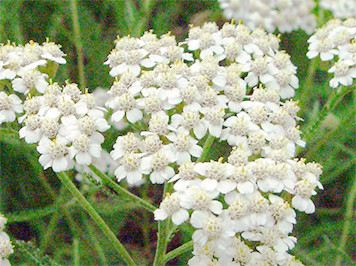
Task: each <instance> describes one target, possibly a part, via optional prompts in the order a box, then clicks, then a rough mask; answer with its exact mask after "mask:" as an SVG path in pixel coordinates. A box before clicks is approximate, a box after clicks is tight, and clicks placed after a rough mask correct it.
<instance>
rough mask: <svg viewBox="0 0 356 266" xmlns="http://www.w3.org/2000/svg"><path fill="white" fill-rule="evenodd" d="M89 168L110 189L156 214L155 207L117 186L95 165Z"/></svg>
mask: <svg viewBox="0 0 356 266" xmlns="http://www.w3.org/2000/svg"><path fill="white" fill-rule="evenodd" d="M89 168H90V169H91V170H92V171H93V172H94V173H95V174H96V175H97V176H98V177H100V178H101V180H102V181H103V183H104V184H105V185H107V186H109V187H110V188H112V189H113V190H114V191H115V192H116V193H117V194H119V195H123V196H125V197H128V198H130V199H132V200H133V201H134V202H136V203H137V204H138V205H140V206H142V207H143V208H144V209H146V210H148V211H150V212H154V211H155V210H156V209H157V208H156V207H155V206H153V205H152V204H151V203H149V202H148V201H146V200H144V199H141V198H140V197H137V196H136V195H135V194H132V193H131V192H130V191H127V190H126V189H124V188H123V187H121V186H120V185H119V184H117V183H116V182H115V181H113V180H112V179H111V178H110V177H108V176H107V175H105V174H104V173H102V172H101V171H100V170H98V169H97V168H96V167H95V166H94V165H89Z"/></svg>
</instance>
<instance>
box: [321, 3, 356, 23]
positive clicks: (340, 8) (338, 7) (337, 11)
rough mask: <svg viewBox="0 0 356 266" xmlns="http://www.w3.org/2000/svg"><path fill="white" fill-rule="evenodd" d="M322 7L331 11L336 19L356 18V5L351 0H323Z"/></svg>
mask: <svg viewBox="0 0 356 266" xmlns="http://www.w3.org/2000/svg"><path fill="white" fill-rule="evenodd" d="M320 7H321V8H323V9H326V10H330V11H331V12H332V13H333V15H334V17H335V18H341V19H344V18H351V17H356V3H355V2H354V1H349V0H338V1H333V0H321V1H320Z"/></svg>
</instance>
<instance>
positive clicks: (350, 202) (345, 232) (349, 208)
mask: <svg viewBox="0 0 356 266" xmlns="http://www.w3.org/2000/svg"><path fill="white" fill-rule="evenodd" d="M355 198H356V175H355V176H354V180H353V184H352V187H351V190H350V192H349V194H348V199H347V203H346V213H345V221H344V227H343V229H342V235H341V239H340V242H339V245H338V246H339V250H344V249H345V246H346V243H347V238H348V236H349V233H350V227H351V221H352V219H353V216H354V214H355V211H354V208H353V206H354V202H355ZM341 262H342V254H341V253H339V255H338V256H337V258H336V263H335V265H337V266H339V265H341Z"/></svg>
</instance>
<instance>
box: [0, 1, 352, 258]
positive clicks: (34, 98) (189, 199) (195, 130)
mask: <svg viewBox="0 0 356 266" xmlns="http://www.w3.org/2000/svg"><path fill="white" fill-rule="evenodd" d="M277 2H278V1H277ZM277 2H275V1H274V2H273V5H271V6H268V5H266V3H264V5H261V6H259V7H258V6H255V7H258V9H256V10H255V11H254V12H252V13H251V14H250V16H251V23H250V22H247V24H251V25H249V26H255V25H252V24H253V23H255V22H256V21H255V20H253V19H257V21H259V22H257V25H260V24H263V25H264V26H265V27H266V28H267V29H269V30H271V31H273V30H274V29H275V28H276V27H278V28H279V30H280V31H290V30H293V29H294V26H293V27H292V26H291V25H292V24H293V23H294V24H293V25H295V27H302V28H305V29H307V30H310V29H311V28H313V25H314V24H313V23H314V22H310V21H312V20H313V17H312V16H310V14H309V11H310V9H311V8H312V7H313V5H312V4H310V1H304V2H305V4H306V5H305V6H304V9H303V10H302V9H300V8H299V7H300V6H303V5H301V4H300V3H299V4H298V5H296V3H295V2H294V1H290V2H288V3H285V5H282V2H283V1H282V2H278V3H277ZM221 3H222V6H223V5H224V4H225V5H226V4H227V3H228V1H223V0H222V1H221ZM229 3H230V2H229ZM257 3H258V4H260V1H258V2H257ZM261 3H262V2H261ZM235 4H241V5H243V6H246V7H249V8H250V7H251V8H252V5H253V1H250V2H248V1H243V0H241V1H235ZM258 4H257V5H258ZM235 7H237V8H236V10H239V6H235ZM247 10H249V9H247ZM266 10H267V11H269V12H270V13H271V15H272V17H273V20H272V19H271V18H272V17H269V16H267V15H264V16H261V15H260V14H259V13H258V12H260V11H261V12H262V11H263V12H265V11H266ZM244 12H245V13H248V12H246V10H245V11H244ZM263 12H262V13H263ZM298 12H300V13H302V15H303V16H301V17H303V18H302V19H301V21H299V20H298V21H297V22H298V23H296V21H294V20H296V18H299V15H298V14H297V13H298ZM240 13H241V12H240ZM262 13H261V14H262ZM287 14H288V15H287ZM285 17H288V19H289V20H287V21H289V22H291V25H289V24H288V23H285V24H283V25H282V24H281V23H280V21H279V20H281V21H282V20H284V19H285ZM262 18H266V20H262ZM252 22H253V23H252ZM292 22H293V23H292ZM354 24H355V23H353V21H352V20H348V21H345V22H338V21H335V22H334V23H331V24H330V25H329V26H328V28H327V29H326V28H325V29H323V30H320V31H319V33H318V34H316V35H315V36H313V37H311V39H310V43H311V45H310V46H311V47H310V52H309V53H308V56H309V57H310V58H312V57H316V56H317V55H319V54H320V56H321V58H322V60H329V59H332V58H334V57H335V56H337V57H339V58H340V61H339V63H338V64H337V65H335V66H334V68H331V69H330V70H329V72H332V73H335V78H334V80H333V81H332V84H333V86H334V85H336V84H339V83H341V84H349V83H350V82H351V83H352V81H353V78H354V77H355V76H354V68H355V67H354V65H355V64H354V60H353V59H354V58H353V56H354V54H356V53H355V52H354V49H355V47H354V42H353V41H352V40H353V38H354V34H356V29H355V25H354ZM283 27H284V28H283ZM329 32H331V33H332V36H331V37H329V36H328V34H329ZM188 36H189V37H188V38H187V39H186V40H185V41H183V42H181V43H179V44H177V42H176V40H175V38H174V36H172V35H170V34H167V35H163V36H161V37H160V38H159V37H157V36H156V35H155V34H153V33H152V32H146V33H145V34H144V35H143V36H142V37H140V38H134V37H130V36H128V37H118V39H117V41H116V45H115V49H113V51H112V52H111V53H110V54H109V56H108V59H107V61H106V62H105V63H104V64H107V65H109V67H110V73H109V74H110V75H111V76H113V77H114V78H115V80H114V81H113V84H112V86H111V87H110V90H109V91H108V93H105V92H104V93H103V94H102V97H100V99H98V98H96V96H94V94H91V93H88V91H85V92H82V91H81V90H80V89H79V88H78V86H77V85H76V84H70V83H69V82H67V83H66V85H65V86H61V85H59V84H57V83H56V82H53V81H51V80H47V78H48V77H47V76H46V74H45V73H42V72H40V69H42V68H38V66H40V65H41V66H42V65H45V64H46V63H47V60H52V61H53V62H55V63H64V62H65V60H64V59H63V58H62V57H63V56H64V54H63V53H62V52H61V51H60V50H59V46H56V45H54V44H53V43H49V42H46V43H45V44H43V46H40V45H38V44H35V43H30V44H29V45H27V46H25V47H24V48H23V47H13V46H11V45H5V46H2V47H1V48H0V49H2V50H1V53H0V78H6V79H10V80H11V82H10V83H11V85H12V87H13V89H14V90H15V91H17V92H19V93H23V94H26V96H27V98H26V100H25V101H24V103H23V105H21V100H20V98H18V97H17V96H15V95H13V94H11V95H10V96H8V94H6V93H3V92H0V122H11V121H13V120H14V117H15V115H16V113H20V112H22V111H23V110H24V111H25V113H24V114H23V115H22V116H21V117H20V118H19V122H20V123H22V128H21V129H20V131H19V133H20V138H24V139H25V141H26V142H28V143H38V147H37V150H38V151H39V153H40V154H41V155H40V158H39V162H40V164H41V165H42V166H43V167H44V169H47V168H49V167H51V168H52V169H53V170H54V171H55V172H61V171H66V170H69V169H71V168H73V166H74V165H76V169H77V170H78V171H84V172H90V171H89V170H88V166H89V165H91V164H94V165H97V166H98V167H99V168H100V169H103V171H108V172H110V173H111V174H113V175H114V176H115V177H116V179H117V181H118V182H124V181H125V182H127V183H128V185H130V186H138V185H141V184H142V183H144V182H146V181H148V180H149V181H150V182H151V183H153V184H163V183H164V182H174V184H173V185H172V187H173V189H172V191H170V192H169V193H167V194H166V195H165V197H164V198H163V199H162V202H161V204H160V207H159V208H158V209H157V210H155V211H154V217H155V219H156V220H159V221H162V220H165V219H171V220H172V222H173V224H175V225H177V226H178V225H181V224H183V223H184V222H187V223H189V224H190V225H191V226H192V227H193V228H194V233H193V235H192V239H193V242H194V250H193V255H194V256H193V258H192V259H190V260H189V262H188V263H189V265H209V264H216V265H220V264H227V265H232V264H237V265H240V264H241V265H255V264H256V265H259V264H272V265H287V264H288V263H292V262H293V258H292V256H291V255H290V254H289V253H288V252H289V251H290V250H291V249H293V248H294V246H295V243H296V241H297V240H296V238H295V237H293V236H292V235H291V233H292V231H293V226H294V224H295V223H296V212H295V210H298V211H302V212H305V213H313V212H314V211H315V206H314V203H313V201H312V200H311V197H312V196H313V195H315V194H316V190H317V188H319V189H322V185H321V183H320V181H319V177H320V175H321V167H320V166H319V165H318V164H316V163H306V162H305V160H304V159H294V157H295V152H296V146H300V147H304V146H305V142H304V141H303V140H302V139H301V137H300V135H301V131H300V130H299V126H298V121H300V120H301V118H299V117H298V111H299V108H298V106H297V103H296V102H294V101H292V100H289V98H291V97H293V96H294V94H295V89H298V87H299V82H298V78H297V76H296V67H295V66H294V65H293V63H292V62H291V60H290V56H289V55H287V54H286V53H285V52H282V51H279V39H278V38H277V37H276V36H274V35H273V34H271V33H266V32H265V31H263V30H262V29H261V28H257V29H253V30H252V31H251V30H249V29H248V28H247V27H246V26H244V25H242V24H238V25H234V24H230V23H227V24H225V25H224V26H223V28H222V29H219V28H218V26H217V25H216V24H215V23H206V24H204V25H203V26H201V27H191V29H190V31H189V34H188ZM328 38H332V39H328ZM5 51H8V52H9V53H10V54H12V56H11V57H9V56H6V54H7V53H5ZM24 55H26V56H24ZM355 69H356V68H355ZM103 106H105V107H106V108H104V107H103ZM107 109H109V110H108V111H109V112H108V113H107V115H106V110H107ZM107 116H110V118H111V122H112V123H113V124H114V125H116V126H117V127H121V128H122V127H125V126H127V127H126V129H125V132H126V133H125V134H123V135H120V136H118V137H117V138H116V142H115V144H114V145H113V148H112V150H111V151H109V153H108V152H106V151H105V150H103V149H102V147H101V145H102V144H103V143H104V136H103V132H105V131H106V130H108V129H109V128H110V125H109V124H108V122H107V120H106V118H107ZM135 129H138V130H139V131H140V132H134V130H135ZM218 142H222V143H223V144H224V145H226V147H229V148H226V149H224V150H221V151H223V153H222V154H215V153H209V149H210V147H211V146H214V145H217V144H218ZM109 154H110V155H109ZM108 156H110V157H111V158H110V160H108V161H109V162H110V163H108V164H106V163H105V162H98V160H99V161H100V160H102V161H104V160H105V161H106V160H107V157H108ZM216 157H217V158H219V159H218V160H216V161H214V160H212V158H216ZM105 158H106V159H105ZM109 164H110V165H111V167H109V166H108V165H109ZM282 193H283V194H282ZM286 193H287V194H289V196H288V197H286V198H283V197H282V195H284V194H286ZM287 198H288V199H287ZM294 209H295V210H294ZM0 221H1V219H0ZM6 241H7V240H6ZM247 243H252V246H253V248H250V247H249V246H248V245H247ZM291 261H292V262H291Z"/></svg>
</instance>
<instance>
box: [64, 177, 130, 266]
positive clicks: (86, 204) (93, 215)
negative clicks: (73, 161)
mask: <svg viewBox="0 0 356 266" xmlns="http://www.w3.org/2000/svg"><path fill="white" fill-rule="evenodd" d="M57 176H58V178H59V179H60V180H61V182H62V183H63V185H64V186H65V187H66V188H67V189H68V190H69V191H70V192H71V193H72V194H73V196H74V197H75V198H76V199H77V200H78V202H79V203H80V204H81V205H82V207H83V208H84V209H85V210H86V211H87V212H88V214H89V215H90V217H91V218H92V219H93V220H94V221H95V223H96V224H97V225H98V226H99V228H100V229H101V230H102V231H103V233H104V234H105V235H106V236H107V237H108V238H109V240H110V242H111V244H112V245H113V247H114V249H116V251H117V252H118V253H119V254H120V257H121V258H122V259H123V260H124V261H125V262H126V263H127V264H128V265H136V264H135V262H134V261H133V259H132V258H131V256H130V254H129V253H128V252H127V250H126V249H125V247H124V246H123V245H122V244H121V242H120V241H119V240H118V239H117V237H116V235H115V234H114V233H113V231H111V229H110V228H109V226H108V225H107V224H106V223H105V221H104V220H103V219H102V218H101V217H100V215H99V214H98V213H97V212H96V211H95V209H94V208H93V207H92V206H91V205H90V203H89V202H88V201H87V200H86V199H85V197H84V196H83V195H82V193H80V191H79V190H78V189H77V187H76V186H75V185H74V184H73V182H72V181H71V180H70V178H69V177H68V175H67V174H66V173H65V172H60V173H57Z"/></svg>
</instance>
